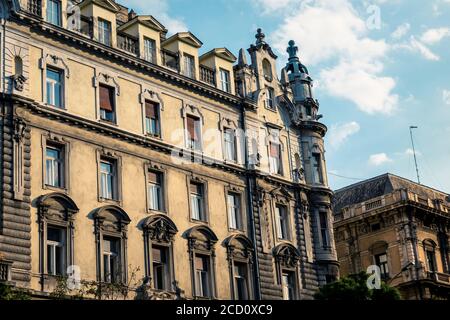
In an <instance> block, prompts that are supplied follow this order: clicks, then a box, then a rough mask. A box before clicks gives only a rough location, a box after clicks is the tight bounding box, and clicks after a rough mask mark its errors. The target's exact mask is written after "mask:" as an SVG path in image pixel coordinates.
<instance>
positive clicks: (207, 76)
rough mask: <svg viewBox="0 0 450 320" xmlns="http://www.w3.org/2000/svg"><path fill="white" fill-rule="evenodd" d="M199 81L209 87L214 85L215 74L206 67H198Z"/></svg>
mask: <svg viewBox="0 0 450 320" xmlns="http://www.w3.org/2000/svg"><path fill="white" fill-rule="evenodd" d="M200 81H203V82H206V83H208V84H210V85H213V86H215V85H216V73H215V71H214V70H213V69H211V68H208V67H206V66H200Z"/></svg>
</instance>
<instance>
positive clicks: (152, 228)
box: [143, 215, 178, 243]
mask: <svg viewBox="0 0 450 320" xmlns="http://www.w3.org/2000/svg"><path fill="white" fill-rule="evenodd" d="M143 230H144V232H146V233H147V235H148V237H149V239H150V240H151V241H154V242H165V243H169V242H172V241H173V238H174V236H175V235H176V234H177V233H178V229H177V227H176V226H175V223H173V221H172V220H171V219H169V218H168V217H167V216H165V215H155V216H151V217H149V218H147V219H146V220H145V221H144V224H143Z"/></svg>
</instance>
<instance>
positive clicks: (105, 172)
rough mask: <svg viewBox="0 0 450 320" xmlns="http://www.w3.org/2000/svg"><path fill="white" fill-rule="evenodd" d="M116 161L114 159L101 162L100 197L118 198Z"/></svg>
mask: <svg viewBox="0 0 450 320" xmlns="http://www.w3.org/2000/svg"><path fill="white" fill-rule="evenodd" d="M116 179H117V177H116V163H115V161H112V160H105V159H103V160H101V162H100V198H102V199H107V200H114V199H115V198H116V190H115V189H116Z"/></svg>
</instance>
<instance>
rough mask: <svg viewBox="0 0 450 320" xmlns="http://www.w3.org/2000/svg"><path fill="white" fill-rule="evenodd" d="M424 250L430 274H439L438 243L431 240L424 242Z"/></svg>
mask: <svg viewBox="0 0 450 320" xmlns="http://www.w3.org/2000/svg"><path fill="white" fill-rule="evenodd" d="M423 249H424V251H425V259H426V262H427V269H428V272H431V273H435V272H437V271H438V270H437V263H436V242H434V241H433V240H430V239H426V240H424V241H423Z"/></svg>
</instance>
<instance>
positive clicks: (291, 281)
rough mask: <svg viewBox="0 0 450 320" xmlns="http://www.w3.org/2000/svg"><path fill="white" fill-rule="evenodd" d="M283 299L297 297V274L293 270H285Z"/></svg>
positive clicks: (282, 284) (282, 277)
mask: <svg viewBox="0 0 450 320" xmlns="http://www.w3.org/2000/svg"><path fill="white" fill-rule="evenodd" d="M281 286H282V288H283V300H294V299H295V276H294V273H293V272H283V274H282V276H281Z"/></svg>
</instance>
